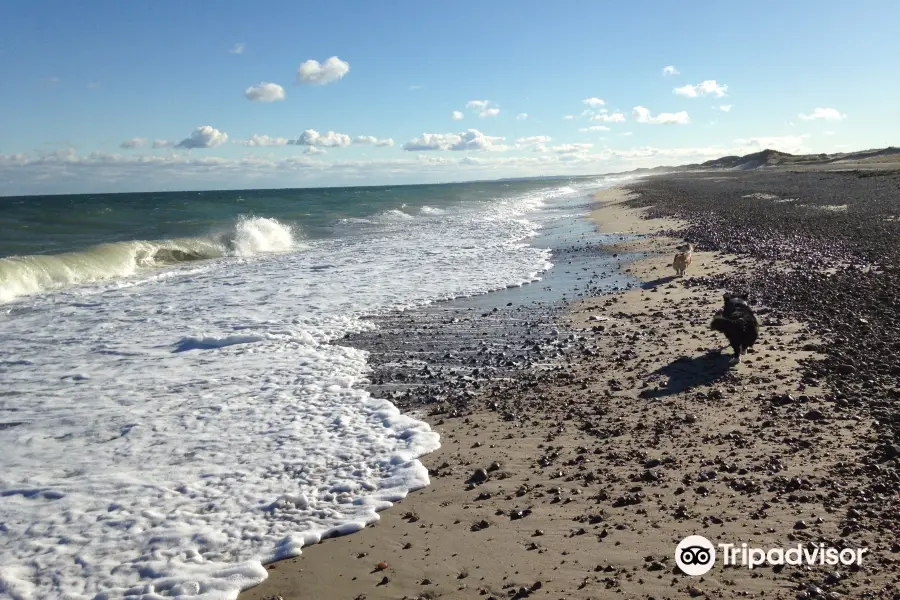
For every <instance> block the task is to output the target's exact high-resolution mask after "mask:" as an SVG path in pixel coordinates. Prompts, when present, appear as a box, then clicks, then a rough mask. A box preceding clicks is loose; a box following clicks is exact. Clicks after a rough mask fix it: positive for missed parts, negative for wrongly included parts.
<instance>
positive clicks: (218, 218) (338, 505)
mask: <svg viewBox="0 0 900 600" xmlns="http://www.w3.org/2000/svg"><path fill="white" fill-rule="evenodd" d="M608 183H609V182H608V181H605V180H603V179H602V178H601V179H598V178H588V179H576V180H550V181H517V182H487V183H467V184H450V185H429V186H404V187H397V188H388V187H382V188H342V189H335V188H332V189H319V190H255V191H254V190H250V191H241V192H201V193H197V192H185V193H166V194H116V195H100V196H57V197H32V198H3V199H0V540H2V544H0V597H10V598H22V599H29V600H30V599H42V600H43V599H48V598H119V597H127V598H144V599H153V598H170V597H189V598H196V599H213V598H235V597H236V596H237V594H238V592H239V591H240V590H242V589H245V588H247V587H250V586H252V585H254V584H256V583H259V582H260V581H262V580H263V579H265V577H266V571H265V569H264V568H263V566H262V565H263V564H265V563H267V562H270V561H272V560H276V559H279V558H286V557H290V556H295V555H297V554H299V553H300V550H301V548H302V547H303V546H305V545H308V544H311V543H315V542H317V541H319V540H320V539H322V538H323V537H325V536H329V535H336V534H343V533H349V532H353V531H356V530H358V529H360V528H362V527H364V526H365V525H366V524H369V523H371V522H373V521H374V520H377V518H378V517H377V511H380V510H383V509H385V508H387V507H389V506H390V505H391V503H392V502H395V501H397V500H400V499H402V498H403V497H404V496H405V495H406V494H407V493H408V492H409V491H411V490H415V489H418V488H421V487H423V486H426V485H428V483H429V480H428V473H427V470H426V469H425V468H424V467H423V466H422V465H421V463H420V462H419V461H418V460H417V459H418V457H420V456H422V455H423V454H426V453H428V452H431V451H433V450H435V449H436V448H438V447H439V439H438V435H437V434H436V433H435V432H433V431H431V429H430V428H429V426H428V425H427V424H426V423H424V422H422V421H419V420H416V419H414V418H412V417H410V416H406V415H403V414H401V413H400V412H399V411H398V410H397V408H396V407H394V406H393V405H392V404H391V403H390V402H388V401H387V400H385V399H380V398H375V397H372V396H371V395H370V394H368V393H367V392H366V391H365V390H364V389H363V388H364V384H365V381H366V376H367V365H366V355H365V353H363V352H361V351H358V350H355V349H353V348H349V347H345V346H342V345H340V338H341V337H342V336H344V335H345V334H347V333H350V332H354V331H359V330H360V329H362V328H365V327H371V325H370V324H369V321H367V320H364V319H362V318H361V317H364V316H369V315H374V314H378V313H379V312H384V311H388V310H397V309H405V308H411V307H415V306H420V305H423V304H425V303H430V302H434V301H438V300H442V299H448V298H454V297H461V296H466V295H474V294H482V293H485V292H488V291H490V290H495V289H500V288H505V287H508V286H517V285H522V284H526V283H529V282H532V281H535V280H537V279H539V278H540V275H541V273H542V272H544V271H545V270H546V269H548V268H550V266H551V260H552V257H551V253H550V251H549V250H548V249H546V248H541V247H537V246H535V245H532V244H531V243H530V241H531V240H532V238H534V236H536V235H537V234H538V233H539V232H540V229H541V225H542V221H543V220H545V219H547V218H551V215H552V211H551V209H552V208H553V207H557V206H565V204H566V203H567V202H568V203H573V202H575V201H576V200H580V201H581V202H583V201H584V197H585V195H586V194H587V193H588V192H589V191H590V190H591V189H595V188H598V187H602V186H604V185H608Z"/></svg>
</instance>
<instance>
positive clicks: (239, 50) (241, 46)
mask: <svg viewBox="0 0 900 600" xmlns="http://www.w3.org/2000/svg"><path fill="white" fill-rule="evenodd" d="M246 49H247V44H245V43H243V42H238V43H237V44H235V45H234V46H232V47H231V48H230V49H229V50H228V52H229V53H230V54H243V53H244V50H246Z"/></svg>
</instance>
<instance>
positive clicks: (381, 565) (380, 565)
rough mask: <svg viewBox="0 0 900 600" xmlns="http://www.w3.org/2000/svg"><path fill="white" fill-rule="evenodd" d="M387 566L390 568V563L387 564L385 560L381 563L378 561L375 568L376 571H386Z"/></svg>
mask: <svg viewBox="0 0 900 600" xmlns="http://www.w3.org/2000/svg"><path fill="white" fill-rule="evenodd" d="M387 568H388V564H387V563H386V562H384V561H381V562H380V563H378V564H377V565H375V570H376V571H384V570H385V569H387Z"/></svg>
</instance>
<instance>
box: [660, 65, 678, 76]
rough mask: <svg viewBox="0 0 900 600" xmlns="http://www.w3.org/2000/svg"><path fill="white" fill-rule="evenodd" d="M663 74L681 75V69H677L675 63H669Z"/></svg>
mask: <svg viewBox="0 0 900 600" xmlns="http://www.w3.org/2000/svg"><path fill="white" fill-rule="evenodd" d="M662 74H663V76H665V75H680V74H681V71H679V70H678V69H676V68H675V66H674V65H669V66H668V67H663V70H662Z"/></svg>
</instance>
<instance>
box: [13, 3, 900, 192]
mask: <svg viewBox="0 0 900 600" xmlns="http://www.w3.org/2000/svg"><path fill="white" fill-rule="evenodd" d="M898 22H900V2H896V0H866V1H864V2H858V3H854V4H852V5H848V4H846V3H838V2H834V1H823V0H816V1H811V0H792V1H790V2H785V1H783V0H781V1H778V2H769V1H767V0H758V1H755V2H722V1H721V0H718V1H716V2H701V1H692V2H672V1H670V0H669V1H665V2H664V1H647V2H643V3H640V4H636V3H623V2H615V3H614V2H601V1H599V0H585V1H576V0H555V1H554V2H552V3H551V2H539V1H537V0H529V1H525V2H522V1H521V0H518V1H516V2H513V1H511V0H498V1H496V2H470V1H467V0H458V1H454V2H452V3H449V2H438V1H434V2H422V1H421V0H411V1H410V0H391V2H377V3H376V2H367V1H362V0H359V1H355V2H351V1H339V0H332V1H330V2H321V3H298V2H290V1H281V0H268V1H267V2H264V3H250V2H237V1H234V0H222V1H219V2H213V1H212V0H196V1H193V2H183V1H182V2H176V1H173V0H157V1H154V2H121V0H115V1H112V0H93V1H92V2H90V3H72V2H68V1H65V2H64V1H41V0H30V1H28V2H26V1H20V0H11V1H10V2H8V3H6V4H5V5H4V10H3V19H0V76H2V80H3V83H4V89H3V93H2V94H0V195H28V194H49V193H100V192H133V191H157V190H188V189H190V190H194V189H246V188H283V187H310V186H341V185H381V184H399V183H432V182H444V181H463V180H472V179H492V178H501V177H523V176H546V175H574V174H584V175H587V174H599V173H609V172H617V171H622V170H628V169H633V168H636V167H652V166H659V165H677V164H686V163H692V162H702V161H704V160H708V159H711V158H717V157H720V156H724V155H729V154H746V153H750V152H755V151H758V150H761V149H764V148H774V149H777V150H783V151H787V152H793V153H805V152H829V153H830V152H845V151H850V150H861V149H867V148H876V147H884V146H888V145H892V144H893V145H897V144H898V142H900V135H898V134H900V77H897V75H898V66H897V62H896V57H897V56H900V41H898V36H897V35H896V31H897V29H896V24H897V23H898Z"/></svg>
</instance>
